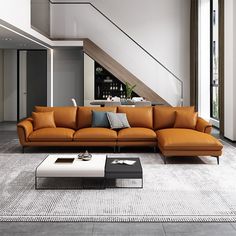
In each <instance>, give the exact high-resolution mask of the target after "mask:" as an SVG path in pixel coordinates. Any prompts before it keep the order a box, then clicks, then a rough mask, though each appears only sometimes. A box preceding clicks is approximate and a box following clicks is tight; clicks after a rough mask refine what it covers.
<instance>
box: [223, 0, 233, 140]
mask: <svg viewBox="0 0 236 236" xmlns="http://www.w3.org/2000/svg"><path fill="white" fill-rule="evenodd" d="M235 12H236V2H235V1H234V0H227V1H225V111H224V118H225V127H224V128H225V134H224V135H225V137H227V138H229V139H231V140H234V141H235V140H236V122H235V121H236V93H235V91H236V81H235V77H236V15H235Z"/></svg>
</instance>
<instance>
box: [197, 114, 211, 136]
mask: <svg viewBox="0 0 236 236" xmlns="http://www.w3.org/2000/svg"><path fill="white" fill-rule="evenodd" d="M211 129H212V124H210V123H209V122H207V121H206V120H204V119H202V118H201V117H198V119H197V125H196V130H197V131H200V132H203V133H207V134H210V133H211Z"/></svg>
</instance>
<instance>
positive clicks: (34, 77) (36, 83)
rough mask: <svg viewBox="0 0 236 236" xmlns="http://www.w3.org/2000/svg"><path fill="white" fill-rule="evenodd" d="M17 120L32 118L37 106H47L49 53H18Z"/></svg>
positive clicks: (32, 51) (22, 51)
mask: <svg viewBox="0 0 236 236" xmlns="http://www.w3.org/2000/svg"><path fill="white" fill-rule="evenodd" d="M17 84H18V86H17V87H18V89H17V91H18V96H17V97H18V104H17V120H18V121H19V120H22V119H24V118H26V117H29V116H31V114H32V111H33V110H34V107H35V106H46V105H47V51H46V50H18V51H17Z"/></svg>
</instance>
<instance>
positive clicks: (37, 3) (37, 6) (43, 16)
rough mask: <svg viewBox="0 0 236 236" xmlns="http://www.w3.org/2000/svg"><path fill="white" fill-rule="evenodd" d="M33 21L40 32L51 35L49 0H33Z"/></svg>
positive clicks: (33, 24)
mask: <svg viewBox="0 0 236 236" xmlns="http://www.w3.org/2000/svg"><path fill="white" fill-rule="evenodd" d="M31 10H32V12H31V16H32V17H31V18H32V19H31V23H32V26H33V27H36V28H37V30H39V32H41V33H43V34H46V35H50V3H49V1H48V0H31Z"/></svg>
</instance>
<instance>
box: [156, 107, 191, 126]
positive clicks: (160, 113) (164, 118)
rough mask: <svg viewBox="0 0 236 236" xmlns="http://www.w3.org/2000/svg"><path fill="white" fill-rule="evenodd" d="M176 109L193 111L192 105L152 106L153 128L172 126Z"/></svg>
mask: <svg viewBox="0 0 236 236" xmlns="http://www.w3.org/2000/svg"><path fill="white" fill-rule="evenodd" d="M176 111H189V112H192V113H193V112H194V107H193V106H192V107H169V106H155V107H154V108H153V115H154V118H153V119H154V124H153V126H154V130H158V129H166V128H173V127H174V124H175V116H176Z"/></svg>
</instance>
